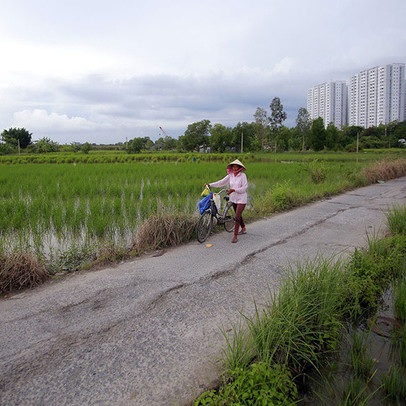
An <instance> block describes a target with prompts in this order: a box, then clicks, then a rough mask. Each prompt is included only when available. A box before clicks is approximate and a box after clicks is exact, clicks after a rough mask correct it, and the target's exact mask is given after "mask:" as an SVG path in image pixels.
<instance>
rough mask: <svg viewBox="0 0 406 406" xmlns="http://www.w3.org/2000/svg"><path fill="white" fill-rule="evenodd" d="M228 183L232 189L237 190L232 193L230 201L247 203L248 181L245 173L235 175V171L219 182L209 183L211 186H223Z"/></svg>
mask: <svg viewBox="0 0 406 406" xmlns="http://www.w3.org/2000/svg"><path fill="white" fill-rule="evenodd" d="M226 185H229V188H230V189H234V190H235V192H233V193H231V194H230V202H232V203H237V204H247V202H248V195H247V188H248V181H247V176H246V175H245V173H243V172H240V173H239V174H237V175H234V173H230V174H228V175H227V176H226V177H225V178H223V179H221V180H219V181H217V182H213V183H209V186H210V187H222V186H226Z"/></svg>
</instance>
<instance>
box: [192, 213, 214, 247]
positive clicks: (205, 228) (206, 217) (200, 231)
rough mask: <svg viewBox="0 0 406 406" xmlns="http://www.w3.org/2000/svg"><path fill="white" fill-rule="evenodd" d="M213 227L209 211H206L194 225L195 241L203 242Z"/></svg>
mask: <svg viewBox="0 0 406 406" xmlns="http://www.w3.org/2000/svg"><path fill="white" fill-rule="evenodd" d="M212 227H213V216H212V215H211V211H210V210H206V211H205V212H204V213H203V214H202V215H201V216H200V219H199V221H198V222H197V225H196V237H197V241H199V242H205V241H206V240H207V238H208V237H209V235H210V232H211V229H212Z"/></svg>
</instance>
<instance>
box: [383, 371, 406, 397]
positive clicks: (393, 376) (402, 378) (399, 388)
mask: <svg viewBox="0 0 406 406" xmlns="http://www.w3.org/2000/svg"><path fill="white" fill-rule="evenodd" d="M382 387H383V390H384V391H385V393H386V395H387V396H388V397H389V398H391V399H398V400H399V401H403V402H405V401H406V373H405V370H404V369H403V368H401V367H399V366H396V365H393V366H392V367H391V368H390V369H389V371H388V373H387V374H386V375H385V376H384V377H383V379H382Z"/></svg>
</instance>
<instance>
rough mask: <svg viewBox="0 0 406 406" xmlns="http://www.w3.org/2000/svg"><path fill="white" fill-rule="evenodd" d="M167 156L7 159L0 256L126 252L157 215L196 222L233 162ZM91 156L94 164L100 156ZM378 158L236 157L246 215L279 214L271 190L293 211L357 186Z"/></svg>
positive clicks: (0, 190)
mask: <svg viewBox="0 0 406 406" xmlns="http://www.w3.org/2000/svg"><path fill="white" fill-rule="evenodd" d="M167 155H169V156H172V155H171V154H167ZM173 155H174V156H176V159H173V160H172V159H155V160H151V159H135V160H125V159H123V161H122V162H120V161H119V160H115V161H114V162H106V163H97V162H96V163H90V162H89V161H87V162H80V160H78V162H71V163H62V162H61V163H57V161H55V163H34V162H31V163H25V161H22V160H21V157H14V158H15V160H14V161H13V160H12V159H11V158H13V157H7V160H3V161H0V253H1V252H3V253H7V252H10V251H13V250H19V251H24V252H35V253H36V254H37V255H39V256H42V257H47V258H52V257H55V256H60V255H62V254H63V253H65V252H67V251H69V250H71V249H72V247H76V248H77V249H85V248H86V247H95V246H97V247H100V246H103V245H105V244H113V245H114V246H116V247H122V248H128V247H129V246H131V244H132V243H133V241H134V236H135V235H136V233H137V229H138V228H139V226H140V224H142V222H143V221H144V220H145V219H147V218H148V217H150V216H151V215H153V214H155V213H157V212H159V213H174V212H181V213H186V214H188V215H190V216H196V217H197V216H198V209H197V204H198V202H199V200H200V199H201V197H200V193H201V191H202V189H203V185H204V183H205V182H213V181H216V180H218V179H221V178H222V177H224V176H225V175H226V170H225V166H226V165H225V163H224V161H225V162H228V161H230V159H231V160H233V159H235V157H238V156H236V155H233V156H224V155H223V156H220V157H214V158H213V157H212V158H210V157H209V156H204V155H202V156H201V157H203V159H199V160H198V161H197V162H196V160H195V161H193V160H192V159H191V155H188V156H186V155H180V154H176V155H175V154H173ZM213 155H214V154H213ZM402 155H403V152H402ZM95 156H96V157H99V158H100V154H95ZM106 156H107V157H111V156H114V154H108V155H106ZM116 156H117V155H116ZM395 156H396V157H398V156H399V152H396V153H395ZM123 157H124V158H126V157H127V156H126V155H123ZM156 157H157V155H155V158H156ZM304 157H305V159H304ZM382 157H383V156H382V154H364V155H362V157H361V158H362V159H360V158H359V156H354V155H349V154H348V155H345V154H332V155H331V156H330V157H329V155H328V154H324V155H322V156H313V155H306V156H304V155H303V154H286V155H279V157H278V159H276V157H272V156H271V154H263V155H258V156H256V155H253V154H250V155H246V156H242V157H241V156H239V159H241V160H243V162H244V163H245V164H246V166H247V169H248V170H247V176H248V180H249V196H250V204H249V205H248V207H247V216H248V217H251V218H252V217H258V216H259V215H266V214H270V213H271V212H272V211H277V210H278V209H284V208H285V206H284V205H283V204H282V206H278V205H276V206H275V205H274V207H273V209H270V210H267V204H268V203H267V202H269V196H270V195H269V194H270V193H272V191H275V190H276V191H279V194H278V193H277V194H276V197H275V196H273V197H272V196H271V197H272V198H273V199H278V198H279V199H280V198H281V196H282V203H283V202H284V200H283V199H285V198H286V196H289V194H291V193H293V191H294V193H295V196H296V199H298V200H296V203H295V204H294V205H296V204H300V202H301V201H303V202H306V201H310V200H313V199H317V198H321V197H323V196H328V195H331V194H336V193H339V192H341V191H345V190H348V189H351V188H354V187H356V186H359V185H362V184H363V179H361V178H360V171H361V169H362V168H363V167H364V166H365V165H368V164H370V163H371V162H373V161H376V160H378V159H382ZM330 158H331V159H330ZM42 159H43V160H44V161H46V160H47V159H51V158H49V157H48V158H46V157H45V158H42ZM64 159H65V158H64ZM103 159H104V158H103ZM108 159H110V158H108ZM72 160H73V161H74V159H72ZM267 196H268V200H267V199H266V197H267ZM278 196H279V197H278ZM298 196H299V198H298ZM290 206H292V204H290Z"/></svg>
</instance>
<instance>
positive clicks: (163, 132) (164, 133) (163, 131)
mask: <svg viewBox="0 0 406 406" xmlns="http://www.w3.org/2000/svg"><path fill="white" fill-rule="evenodd" d="M159 129H160V130H161V131H162V134H163V135H165V136H166V137H169V135H168V134H167V133H166V132H165V130H164V129H163V128H162V127H159Z"/></svg>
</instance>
